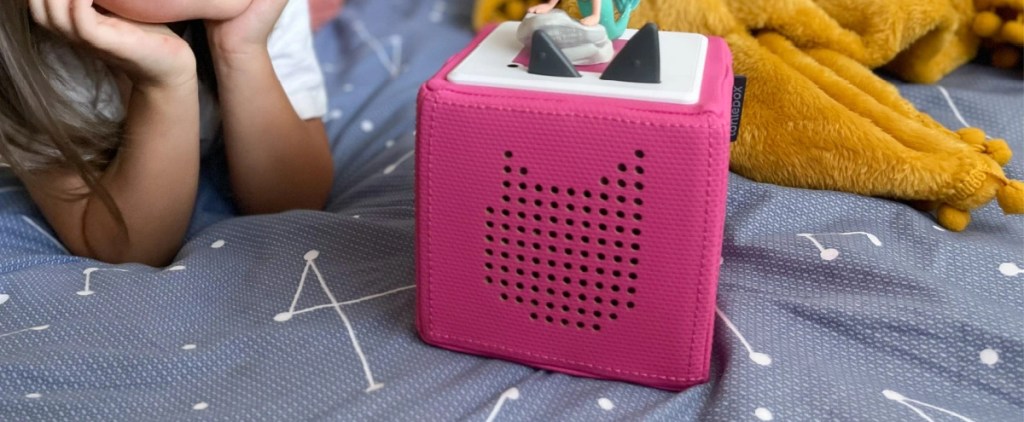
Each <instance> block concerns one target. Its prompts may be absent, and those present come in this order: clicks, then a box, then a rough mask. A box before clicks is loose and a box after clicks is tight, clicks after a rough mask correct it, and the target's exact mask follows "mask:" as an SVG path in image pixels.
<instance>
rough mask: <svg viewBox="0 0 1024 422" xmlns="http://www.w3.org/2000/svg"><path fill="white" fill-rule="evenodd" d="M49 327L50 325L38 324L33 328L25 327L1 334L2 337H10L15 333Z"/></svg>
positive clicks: (41, 329)
mask: <svg viewBox="0 0 1024 422" xmlns="http://www.w3.org/2000/svg"><path fill="white" fill-rule="evenodd" d="M48 328H50V326H49V325H37V326H35V327H31V328H23V329H21V330H18V331H12V332H9V333H7V334H0V338H3V337H8V336H13V335H15V334H19V333H24V332H27V331H43V330H45V329H48Z"/></svg>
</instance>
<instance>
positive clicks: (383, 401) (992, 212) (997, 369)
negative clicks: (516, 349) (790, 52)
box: [0, 0, 1024, 421]
mask: <svg viewBox="0 0 1024 422" xmlns="http://www.w3.org/2000/svg"><path fill="white" fill-rule="evenodd" d="M385 3H386V4H385ZM471 9H472V6H471V2H469V1H467V0H444V1H442V0H429V1H386V2H380V1H376V2H371V1H369V0H362V1H355V0H350V1H349V2H348V4H347V5H346V7H345V10H344V12H343V14H342V15H341V16H340V17H339V18H338V19H336V20H335V21H333V22H331V23H330V24H328V25H327V26H326V27H325V28H324V29H323V30H321V31H320V32H319V33H318V36H317V40H316V42H317V48H318V50H319V52H320V56H321V61H322V63H323V70H324V73H325V75H326V77H327V81H328V85H329V90H330V94H331V105H330V110H331V111H330V113H329V114H328V116H327V117H326V119H325V120H326V122H327V123H326V124H327V128H328V133H329V134H330V135H331V139H332V140H333V143H332V145H333V153H334V156H335V163H336V167H337V169H338V171H337V176H336V182H335V188H334V191H333V194H332V200H331V203H330V206H329V209H328V212H291V213H286V214H282V215H274V216H260V217H243V218H232V215H233V213H234V211H233V210H232V208H231V206H230V205H229V202H228V201H227V200H226V199H225V198H224V196H223V194H222V191H223V189H222V186H221V184H219V183H218V182H220V181H222V180H224V177H223V175H222V174H219V173H218V172H216V171H209V169H207V170H204V174H203V183H202V188H201V193H200V200H199V205H198V209H197V211H196V215H195V217H194V219H193V226H192V228H191V229H190V235H189V239H188V243H187V245H186V246H185V247H184V249H183V250H182V251H181V253H180V254H179V256H178V257H177V259H176V260H175V262H174V264H172V265H171V266H170V267H168V268H164V269H153V268H149V267H144V266H138V265H125V266H110V265H106V264H101V263H98V262H95V261H89V260H85V259H81V258H76V257H72V256H69V255H67V254H66V252H65V251H64V250H63V248H62V247H61V246H60V245H59V244H58V243H56V242H55V241H54V240H53V238H52V233H51V232H50V230H49V228H47V227H46V225H45V223H44V220H43V219H42V216H41V215H40V214H39V212H38V210H36V209H35V208H34V207H33V206H32V205H31V202H30V200H29V198H28V195H27V194H26V192H25V191H24V190H23V189H22V188H21V187H20V186H19V185H18V184H17V182H16V181H15V180H14V178H13V177H12V176H11V175H10V174H7V173H4V172H0V419H2V420H104V421H108V420H191V419H195V420H257V419H269V420H305V419H331V420H454V419H460V420H462V419H464V420H472V421H489V420H494V421H501V420H527V419H529V420H581V421H583V420H585V421H591V420H613V419H649V420H671V421H680V420H696V419H701V420H721V421H742V420H750V421H758V420H762V421H766V420H779V421H783V420H826V419H827V420H837V419H838V420H935V421H956V420H971V421H999V420H1012V419H1019V418H1020V415H1021V414H1022V411H1024V389H1022V387H1021V379H1022V376H1024V329H1022V320H1024V312H1022V309H1024V274H1021V273H1020V272H1019V271H1018V268H1021V267H1024V219H1022V218H1020V217H1013V218H1009V217H1005V216H1003V215H1001V213H1000V211H999V210H998V208H997V207H995V206H990V207H987V208H985V209H984V210H981V211H979V212H977V213H975V214H974V222H973V223H972V225H971V227H970V228H969V229H968V230H967V231H966V232H964V233H959V234H957V233H951V232H946V231H944V230H942V229H940V228H938V227H937V226H936V224H935V222H934V220H933V219H932V217H930V216H928V215H926V214H922V213H919V212H916V211H914V210H913V209H911V208H910V207H908V206H905V205H902V204H899V203H895V202H890V201H885V200H881V199H872V198H864V197H859V196H855V195H849V194H843V193H836V192H818V191H808V190H800V189H789V188H782V187H777V186H772V185H765V184H759V183H754V182H751V181H749V180H746V179H743V178H741V177H739V176H736V175H731V176H730V193H729V205H728V216H727V219H726V234H725V237H726V240H725V247H724V251H723V261H724V263H723V266H722V273H721V284H720V288H719V299H718V306H719V319H718V320H717V321H716V331H715V340H714V353H713V362H712V381H711V382H710V383H708V384H706V385H703V386H699V387H696V388H691V389H689V390H686V391H684V392H682V393H679V394H673V393H669V392H664V391H660V390H655V389H650V388H644V387H638V386H633V385H628V384H622V383H615V382H607V381H597V380H589V379H581V378H575V377H570V376H566V375H560V374H553V373H549V372H545V371H538V370H534V369H532V368H529V367H525V366H520V365H516V364H511V363H506V362H502V361H496V360H489V359H483V358H477V357H473V356H468V355H463V354H459V353H454V352H449V351H445V350H440V349H435V348H432V347H429V346H427V345H425V344H423V343H422V342H421V341H420V340H419V339H418V338H417V336H416V333H415V328H414V322H413V315H414V295H415V289H414V288H413V282H414V279H413V270H414V266H413V224H414V219H413V161H414V160H413V159H412V156H413V154H414V134H413V128H414V122H415V115H414V112H415V104H414V103H415V98H416V93H417V89H418V87H419V85H420V83H422V81H424V80H426V79H427V78H429V77H430V76H431V75H432V74H433V72H434V71H436V69H438V68H439V67H440V66H441V64H442V63H443V62H444V60H445V59H446V58H447V57H449V56H450V55H452V54H454V53H455V52H457V51H458V50H460V49H461V48H462V47H463V46H464V45H465V44H466V43H468V42H469V41H470V39H471V38H472V35H473V34H472V33H471V31H470V30H469V29H468V21H469V18H468V14H469V13H470V11H471ZM900 90H901V92H902V93H903V94H904V95H905V96H907V97H908V98H909V99H911V100H912V101H913V102H914V103H915V104H916V105H917V106H918V107H920V108H921V109H922V110H923V111H925V112H927V113H930V114H931V115H932V116H934V117H935V118H936V119H938V120H939V121H940V122H942V123H944V124H945V125H947V126H948V127H951V128H959V127H961V126H963V125H964V124H965V123H966V124H970V125H974V126H978V127H982V128H984V129H985V130H986V131H988V132H989V133H990V134H992V135H993V136H999V137H1005V138H1006V139H1007V140H1008V141H1009V142H1010V144H1011V147H1012V148H1013V149H1014V150H1015V151H1016V152H1018V155H1019V157H1018V158H1016V159H1015V160H1014V163H1012V164H1011V165H1010V166H1009V167H1008V169H1007V173H1008V174H1009V175H1010V176H1011V177H1014V178H1018V179H1020V178H1024V166H1022V165H1021V164H1020V163H1021V162H1022V161H1024V121H1022V119H1021V116H1022V110H1024V84H1022V82H1021V80H1019V79H1014V77H1013V76H1012V75H1010V74H1006V73H1003V72H1001V71H997V70H994V69H991V68H985V67H980V66H974V65H970V66H967V67H965V68H963V69H960V70H959V71H957V72H955V73H954V74H952V75H951V76H949V77H948V78H946V79H945V80H943V81H942V82H941V83H940V85H938V86H914V85H901V86H900ZM822 165H828V163H822ZM207 167H208V168H209V167H213V166H207ZM829 233H833V234H829ZM843 233H846V234H843ZM815 242H817V243H815ZM819 246H820V247H819ZM823 258H833V259H831V260H825V259H823ZM367 390H370V391H367Z"/></svg>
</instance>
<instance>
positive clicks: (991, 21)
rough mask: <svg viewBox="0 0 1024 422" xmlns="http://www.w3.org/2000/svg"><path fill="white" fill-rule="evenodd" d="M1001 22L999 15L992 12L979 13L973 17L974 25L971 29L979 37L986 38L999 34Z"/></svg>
mask: <svg viewBox="0 0 1024 422" xmlns="http://www.w3.org/2000/svg"><path fill="white" fill-rule="evenodd" d="M1002 25H1003V20H1002V19H1000V18H999V15H997V14H995V13H992V12H981V13H978V16H975V17H974V25H973V26H972V27H971V28H972V29H973V30H974V33H975V34H978V36H979V37H983V38H988V37H991V36H993V35H995V34H996V33H997V32H999V28H1000V27H1001V26H1002Z"/></svg>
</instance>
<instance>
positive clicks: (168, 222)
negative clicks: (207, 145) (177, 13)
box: [25, 0, 199, 265]
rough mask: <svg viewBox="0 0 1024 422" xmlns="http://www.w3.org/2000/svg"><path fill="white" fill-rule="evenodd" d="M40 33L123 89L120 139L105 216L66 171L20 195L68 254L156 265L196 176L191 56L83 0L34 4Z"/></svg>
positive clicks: (158, 33)
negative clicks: (112, 74) (79, 48)
mask: <svg viewBox="0 0 1024 422" xmlns="http://www.w3.org/2000/svg"><path fill="white" fill-rule="evenodd" d="M31 11H32V15H33V18H34V19H35V21H36V22H38V23H39V24H40V25H41V26H43V27H45V28H48V29H50V30H52V31H54V32H57V33H59V34H61V35H63V36H64V37H65V38H66V39H68V40H69V41H71V42H74V43H78V44H83V45H86V46H88V47H90V48H92V49H94V50H96V51H99V52H100V53H101V55H102V56H103V57H104V58H105V59H106V60H107V61H108V63H110V64H111V65H112V66H113V67H115V68H117V69H119V70H121V71H123V72H124V74H125V75H126V76H128V78H129V79H130V80H131V82H132V88H131V92H130V99H129V100H128V102H127V104H126V105H127V115H126V120H125V139H124V140H123V142H122V145H121V148H120V150H119V151H118V153H117V156H116V157H115V159H114V160H113V162H112V163H111V164H110V165H109V166H108V167H107V168H106V169H105V170H104V171H103V173H102V174H101V175H100V179H99V180H100V184H101V185H102V186H103V187H104V188H105V189H106V190H107V191H108V193H109V194H110V195H111V196H112V197H113V199H114V201H115V202H116V203H117V206H118V209H119V210H120V212H121V214H122V215H123V217H124V220H125V223H126V227H124V228H126V229H127V235H128V236H127V237H125V236H123V234H125V232H124V231H123V229H124V228H122V227H121V226H120V225H119V224H118V222H117V221H116V218H115V217H114V214H113V213H112V212H111V210H110V209H108V208H107V207H106V206H105V204H104V203H103V202H102V201H101V200H100V199H99V198H98V197H97V195H95V194H94V193H90V192H89V191H88V189H87V188H86V187H85V183H84V182H83V181H82V179H81V177H80V176H79V175H78V173H77V172H75V171H73V170H54V171H50V172H46V173H39V174H33V175H31V176H29V177H27V180H25V183H26V186H27V187H28V190H29V193H30V194H31V195H32V198H33V199H34V200H35V201H36V203H37V204H38V205H39V207H40V209H41V210H42V212H43V214H44V215H45V216H46V219H47V221H48V222H49V223H50V225H51V226H52V227H53V228H54V230H55V231H56V232H57V235H58V236H59V237H60V238H61V240H62V241H63V242H64V244H65V245H66V246H67V247H68V249H69V250H70V251H71V252H72V253H74V254H76V255H82V256H88V257H92V258H96V259H99V260H102V261H107V262H141V263H145V264H149V265H163V264H166V263H167V262H169V261H170V260H171V259H172V258H173V257H174V254H175V253H176V251H177V250H178V249H179V247H180V245H181V241H182V238H183V237H184V235H185V231H186V229H187V227H188V222H189V218H190V216H191V213H192V208H193V203H194V201H195V195H196V189H197V187H196V186H197V183H198V178H199V175H198V169H199V99H198V87H197V80H196V73H195V57H194V56H193V55H192V52H191V49H190V48H189V46H188V44H187V43H185V42H184V41H183V40H182V39H181V38H178V37H177V36H176V35H174V34H173V33H172V32H171V31H170V30H168V29H167V28H166V27H165V26H161V25H142V24H137V23H133V22H128V21H125V20H123V19H119V18H115V17H111V16H104V15H101V14H99V13H97V12H96V10H95V9H93V7H92V0H33V1H32V2H31Z"/></svg>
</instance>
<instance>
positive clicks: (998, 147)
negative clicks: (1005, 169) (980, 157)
mask: <svg viewBox="0 0 1024 422" xmlns="http://www.w3.org/2000/svg"><path fill="white" fill-rule="evenodd" d="M985 153H986V154H988V156H989V157H992V159H993V160H995V161H996V162H997V163H999V165H1000V166H1005V165H1006V164H1007V163H1009V162H1010V159H1011V158H1013V151H1012V150H1010V146H1009V145H1007V144H1006V141H1004V140H1002V139H993V140H991V141H988V142H986V143H985Z"/></svg>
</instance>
